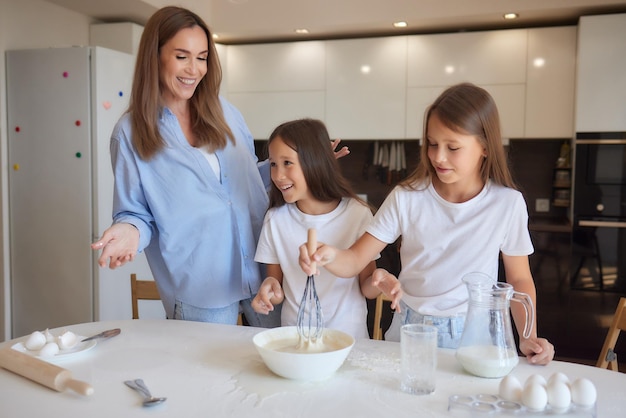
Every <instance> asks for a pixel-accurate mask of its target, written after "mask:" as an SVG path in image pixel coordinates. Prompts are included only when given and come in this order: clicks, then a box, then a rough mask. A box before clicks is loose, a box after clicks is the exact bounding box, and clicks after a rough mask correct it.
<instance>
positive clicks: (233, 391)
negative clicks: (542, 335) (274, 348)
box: [0, 320, 626, 418]
mask: <svg viewBox="0 0 626 418" xmlns="http://www.w3.org/2000/svg"><path fill="white" fill-rule="evenodd" d="M65 328H66V329H69V330H72V331H73V332H75V333H77V334H80V335H92V334H96V333H98V332H101V331H103V330H106V329H110V328H121V330H122V332H121V334H120V335H119V336H116V337H113V338H111V339H108V340H102V341H99V342H98V343H97V345H96V346H95V347H93V348H92V349H91V350H89V351H85V352H82V353H80V354H77V355H76V356H75V357H73V358H70V357H68V358H66V359H65V360H63V361H59V362H58V363H57V364H58V365H60V366H61V367H64V368H67V369H69V370H71V371H72V372H73V374H74V378H75V379H79V380H84V381H87V382H89V383H91V385H92V386H93V387H94V389H95V393H94V394H93V395H92V396H81V395H78V394H76V393H74V392H71V391H66V392H62V393H59V392H55V391H53V390H51V389H48V388H46V387H44V386H41V385H39V384H37V383H34V382H32V381H30V380H27V379H25V378H23V377H21V376H18V375H16V374H13V373H11V372H9V371H6V370H2V369H0V405H1V411H2V416H5V417H11V418H12V417H39V416H41V417H43V416H49V415H50V414H51V413H53V414H55V415H58V416H62V417H64V418H72V417H80V418H84V417H90V418H92V417H109V418H110V417H131V416H138V417H139V416H148V415H149V416H167V417H211V416H212V417H252V416H254V417H255V418H262V417H268V418H269V417H271V418H276V417H282V416H285V417H293V416H299V417H316V418H319V417H335V416H358V417H380V416H393V417H416V416H420V417H426V416H427V417H449V416H450V411H448V399H449V397H450V396H452V395H466V396H469V395H471V396H473V395H478V394H492V395H495V394H497V393H498V386H499V381H500V379H484V378H479V377H475V376H471V375H469V374H467V373H465V372H464V371H463V370H462V368H461V367H460V365H459V364H458V363H457V361H456V359H455V357H454V351H453V350H445V349H440V350H439V353H438V370H437V388H436V390H435V392H434V393H432V394H430V395H424V396H416V395H409V394H406V393H403V392H402V391H400V390H399V370H400V358H399V355H400V345H399V344H398V343H394V342H386V341H375V340H367V339H363V340H358V341H357V342H356V344H355V346H354V347H353V349H352V351H351V353H350V355H349V356H348V358H347V359H346V361H345V363H344V364H343V366H342V367H341V368H340V369H339V370H338V371H337V372H336V373H335V375H333V376H332V377H331V378H329V379H328V380H326V381H322V382H316V383H307V382H298V381H292V380H287V379H283V378H281V377H278V376H276V375H274V374H273V373H272V372H270V371H269V369H268V368H267V367H266V366H265V364H264V363H263V361H262V360H261V357H260V356H259V354H258V353H257V352H256V349H255V347H254V345H253V343H252V337H253V336H254V335H255V334H256V333H258V332H260V331H262V329H259V328H252V327H243V326H227V325H216V324H208V323H200V322H188V321H173V320H124V321H107V322H94V323H87V324H78V325H72V326H68V327H65ZM59 330H60V329H59ZM15 343H16V341H8V342H5V343H2V344H0V346H2V347H4V346H6V345H13V344H15ZM555 372H562V373H565V374H566V375H567V376H568V377H569V378H570V379H571V380H572V381H573V380H574V379H576V378H579V377H586V378H588V379H590V380H591V381H592V382H593V383H594V384H595V385H596V388H597V391H598V402H597V416H598V417H603V418H604V417H615V416H621V415H622V414H623V411H624V410H626V398H625V397H624V396H623V388H624V386H626V375H624V374H622V373H619V372H614V371H608V370H604V369H599V368H596V367H591V366H585V365H579V364H573V363H566V362H559V361H553V362H552V363H550V364H549V365H548V366H545V367H544V366H531V365H529V364H528V363H527V362H526V360H525V359H523V358H522V359H520V363H519V364H518V366H517V367H516V368H515V369H514V370H513V371H512V372H511V374H512V375H514V376H516V377H517V378H518V379H519V380H520V381H522V382H523V381H524V380H525V379H526V378H528V377H529V376H530V375H532V374H541V375H543V376H544V377H546V378H548V377H549V376H550V375H551V374H553V373H555ZM136 378H143V379H144V381H145V382H146V384H147V385H148V387H149V388H150V390H151V391H152V393H153V394H154V395H156V396H166V397H167V401H166V402H164V403H163V404H160V405H158V406H154V407H151V408H149V409H148V408H142V406H141V403H140V397H139V395H138V394H137V393H135V392H134V391H132V390H131V389H129V388H128V387H126V386H125V385H124V384H123V381H124V380H128V379H136ZM52 411H54V412H52ZM560 416H563V417H568V416H573V415H570V414H565V415H560ZM577 416H581V415H577ZM582 416H588V417H589V416H591V417H593V414H583V415H582Z"/></svg>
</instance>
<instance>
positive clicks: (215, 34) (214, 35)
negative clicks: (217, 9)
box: [211, 33, 220, 39]
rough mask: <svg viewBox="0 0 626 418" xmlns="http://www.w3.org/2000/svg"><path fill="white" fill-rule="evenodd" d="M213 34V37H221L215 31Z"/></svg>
mask: <svg viewBox="0 0 626 418" xmlns="http://www.w3.org/2000/svg"><path fill="white" fill-rule="evenodd" d="M211 36H212V37H213V39H217V38H219V37H220V36H219V35H218V34H217V33H214V34H212V35H211Z"/></svg>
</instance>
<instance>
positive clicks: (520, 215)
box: [367, 181, 533, 316]
mask: <svg viewBox="0 0 626 418" xmlns="http://www.w3.org/2000/svg"><path fill="white" fill-rule="evenodd" d="M367 232H369V233H370V234H372V235H373V236H374V237H376V238H378V239H379V240H381V241H384V242H387V243H392V242H394V241H395V240H396V239H397V238H398V237H399V236H402V242H401V246H400V261H401V265H402V270H401V272H400V276H399V277H398V279H399V280H400V282H401V283H402V289H403V290H404V292H405V296H404V297H403V301H404V302H405V303H407V305H409V307H411V309H413V310H414V311H416V312H418V313H420V314H422V315H434V316H452V315H455V314H459V313H464V312H465V311H466V310H467V300H468V294H467V289H466V286H465V284H464V283H463V282H462V278H463V276H464V275H465V274H467V273H471V272H483V273H486V274H488V275H490V276H491V277H493V278H494V281H495V280H497V277H498V259H499V255H500V252H502V253H503V254H507V255H511V256H519V255H529V254H531V253H532V252H533V246H532V242H531V240H530V233H529V232H528V211H527V208H526V202H525V201H524V198H523V196H522V194H521V193H520V192H518V191H516V190H514V189H510V188H507V187H503V186H500V185H496V184H494V183H492V182H490V181H489V182H487V184H486V185H485V187H484V188H483V190H482V191H481V192H480V193H479V194H478V195H477V196H476V197H474V198H473V199H471V200H469V201H467V202H463V203H450V202H448V201H446V200H445V199H443V198H442V197H441V196H439V195H438V194H437V192H436V191H435V188H434V187H433V185H432V183H431V184H430V185H429V186H428V187H426V188H425V189H423V190H407V189H404V188H402V187H400V186H396V187H395V188H394V189H393V190H392V191H391V193H390V194H389V196H387V198H386V199H385V201H384V202H383V204H382V206H381V207H380V209H379V210H378V212H377V213H376V215H375V217H374V221H372V223H371V224H370V226H369V227H368V228H367Z"/></svg>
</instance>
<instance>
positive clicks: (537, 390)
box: [522, 382, 548, 411]
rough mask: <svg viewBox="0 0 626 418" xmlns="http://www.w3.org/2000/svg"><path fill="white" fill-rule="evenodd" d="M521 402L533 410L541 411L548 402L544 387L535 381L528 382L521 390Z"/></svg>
mask: <svg viewBox="0 0 626 418" xmlns="http://www.w3.org/2000/svg"><path fill="white" fill-rule="evenodd" d="M522 403H523V404H524V406H525V407H526V408H528V409H531V410H533V411H542V410H543V409H544V408H545V407H546V405H547V404H548V393H547V392H546V388H545V387H544V386H542V385H541V384H539V383H537V382H530V383H529V384H526V385H525V386H524V390H523V391H522Z"/></svg>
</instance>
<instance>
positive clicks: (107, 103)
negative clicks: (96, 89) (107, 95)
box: [102, 101, 111, 110]
mask: <svg viewBox="0 0 626 418" xmlns="http://www.w3.org/2000/svg"><path fill="white" fill-rule="evenodd" d="M102 106H103V107H104V108H105V109H106V110H109V109H110V108H111V102H108V101H104V102H102Z"/></svg>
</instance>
